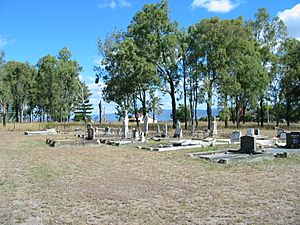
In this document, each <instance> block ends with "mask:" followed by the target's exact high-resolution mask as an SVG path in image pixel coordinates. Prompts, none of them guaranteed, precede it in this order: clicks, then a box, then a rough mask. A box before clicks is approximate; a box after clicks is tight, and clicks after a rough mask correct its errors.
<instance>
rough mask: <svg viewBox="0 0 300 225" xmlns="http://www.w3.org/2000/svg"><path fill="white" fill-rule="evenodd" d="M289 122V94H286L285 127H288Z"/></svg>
mask: <svg viewBox="0 0 300 225" xmlns="http://www.w3.org/2000/svg"><path fill="white" fill-rule="evenodd" d="M290 120H291V97H290V95H289V94H287V99H286V125H287V126H288V127H289V126H290Z"/></svg>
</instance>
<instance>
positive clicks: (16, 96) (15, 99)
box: [4, 61, 35, 122]
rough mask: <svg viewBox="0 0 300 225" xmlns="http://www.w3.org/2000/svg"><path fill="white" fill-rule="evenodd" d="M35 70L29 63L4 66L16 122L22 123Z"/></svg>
mask: <svg viewBox="0 0 300 225" xmlns="http://www.w3.org/2000/svg"><path fill="white" fill-rule="evenodd" d="M34 75H35V69H34V67H32V66H31V65H30V64H29V63H21V62H16V61H9V62H7V63H6V64H5V78H4V79H5V81H6V82H7V84H8V87H6V88H9V89H10V93H11V96H12V106H13V108H14V111H15V119H16V122H23V116H24V109H25V106H26V101H27V100H28V97H29V93H30V90H31V88H32V87H33V82H34Z"/></svg>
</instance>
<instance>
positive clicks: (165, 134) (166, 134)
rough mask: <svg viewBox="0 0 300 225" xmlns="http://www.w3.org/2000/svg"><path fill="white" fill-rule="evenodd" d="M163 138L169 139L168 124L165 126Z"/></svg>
mask: <svg viewBox="0 0 300 225" xmlns="http://www.w3.org/2000/svg"><path fill="white" fill-rule="evenodd" d="M161 136H162V137H167V136H168V124H165V125H164V127H163V133H162V135H161Z"/></svg>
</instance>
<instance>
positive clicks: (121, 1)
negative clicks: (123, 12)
mask: <svg viewBox="0 0 300 225" xmlns="http://www.w3.org/2000/svg"><path fill="white" fill-rule="evenodd" d="M130 6H131V4H130V2H128V1H126V0H111V1H106V2H105V3H102V4H99V5H98V7H99V8H101V9H104V8H110V9H116V8H127V7H130Z"/></svg>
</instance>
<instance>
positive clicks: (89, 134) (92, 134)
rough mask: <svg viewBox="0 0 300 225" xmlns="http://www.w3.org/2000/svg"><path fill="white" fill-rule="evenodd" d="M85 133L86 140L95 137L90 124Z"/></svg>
mask: <svg viewBox="0 0 300 225" xmlns="http://www.w3.org/2000/svg"><path fill="white" fill-rule="evenodd" d="M87 133H88V135H87V139H88V140H93V139H94V138H95V130H94V128H93V127H92V126H91V127H89V128H88V129H87Z"/></svg>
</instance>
